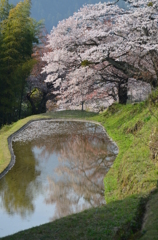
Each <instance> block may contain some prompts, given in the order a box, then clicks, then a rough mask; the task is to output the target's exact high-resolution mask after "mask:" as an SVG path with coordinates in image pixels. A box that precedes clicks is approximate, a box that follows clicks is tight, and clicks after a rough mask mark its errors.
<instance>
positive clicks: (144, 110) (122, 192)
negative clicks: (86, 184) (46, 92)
mask: <svg viewBox="0 0 158 240" xmlns="http://www.w3.org/2000/svg"><path fill="white" fill-rule="evenodd" d="M153 111H154V114H158V110H157V109H153ZM41 117H53V118H54V117H55V118H60V117H66V118H71V117H72V118H86V119H91V120H95V121H98V122H100V123H102V124H103V126H104V127H105V128H106V130H107V132H108V134H109V135H110V136H111V137H112V139H113V140H114V141H116V143H117V144H118V147H119V155H118V157H117V158H116V160H115V162H114V165H113V167H112V168H111V169H110V171H109V172H108V174H107V175H106V177H105V179H104V184H105V198H106V201H107V203H108V204H107V205H106V206H103V207H101V208H96V209H91V210H87V211H84V212H83V213H80V214H76V215H72V216H69V217H66V218H63V219H60V220H57V221H54V222H52V223H49V224H45V225H42V226H40V227H36V228H33V229H29V230H27V231H24V232H20V233H18V234H15V235H13V236H9V237H6V238H4V239H9V240H11V239H23V240H24V239H61V240H62V239H64V240H65V239H129V238H130V239H139V238H140V236H141V234H140V232H139V228H140V226H141V221H140V217H141V215H142V211H143V210H144V209H143V206H144V203H143V201H142V197H145V196H147V195H148V193H149V192H150V191H151V190H152V189H154V188H155V189H156V184H157V179H158V165H157V160H154V161H153V160H152V158H151V152H150V140H151V134H152V133H154V132H155V129H156V128H157V126H158V123H157V120H156V118H155V117H154V116H153V115H152V114H151V112H150V111H149V109H148V107H147V106H145V103H140V104H136V105H126V106H120V105H117V104H116V105H113V106H111V107H110V109H109V110H108V111H106V112H104V113H102V114H99V115H94V116H93V114H90V113H89V114H88V113H85V112H84V113H81V114H80V112H78V111H75V112H60V113H55V114H52V115H48V114H45V115H40V116H38V118H41ZM31 118H32V117H30V118H28V119H24V120H21V121H19V122H18V123H16V124H14V125H13V127H7V128H8V129H5V128H3V129H2V130H1V132H0V135H1V136H0V148H1V149H0V152H1V151H2V150H3V148H2V143H4V142H5V143H4V144H5V148H6V145H7V144H6V138H7V136H8V135H9V134H11V133H12V132H13V131H15V130H17V129H18V128H19V126H20V125H22V124H23V123H24V122H26V121H28V120H30V119H31ZM33 118H37V116H34V117H33ZM4 137H5V141H4ZM2 139H3V140H2ZM0 154H1V155H0V158H1V157H2V159H3V163H4V159H6V157H7V159H9V153H7V156H5V155H4V153H3V152H1V153H0ZM3 166H4V164H3ZM1 169H2V167H1ZM157 195H158V194H157V193H154V195H153V196H151V197H150V200H149V203H148V204H149V206H151V207H152V206H153V204H152V201H154V199H155V201H154V203H155V204H154V207H155V209H158V206H157V205H158V204H157V202H156V196H157ZM151 211H153V209H152V210H151ZM155 213H156V211H155ZM149 216H150V218H149ZM155 218H156V219H157V216H156V215H154V213H153V216H151V214H150V213H149V214H147V220H146V222H145V224H144V229H143V233H144V235H143V236H141V239H142V240H145V239H149V238H148V237H147V236H150V239H151V240H152V239H157V238H155V237H157V235H155V234H157V232H156V229H158V221H157V220H155ZM151 225H152V226H153V229H152V230H150V229H151V227H150V226H151ZM132 231H134V232H137V231H138V233H136V235H134V236H133V238H132ZM151 231H152V234H150V232H151ZM123 237H124V238H123Z"/></svg>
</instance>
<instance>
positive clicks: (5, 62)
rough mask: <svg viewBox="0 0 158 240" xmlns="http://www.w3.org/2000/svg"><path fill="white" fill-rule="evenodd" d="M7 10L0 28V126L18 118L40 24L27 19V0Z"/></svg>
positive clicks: (37, 40)
mask: <svg viewBox="0 0 158 240" xmlns="http://www.w3.org/2000/svg"><path fill="white" fill-rule="evenodd" d="M5 2H6V4H7V3H8V1H5ZM1 3H3V4H1V7H2V8H3V6H6V5H5V4H4V0H3V1H1ZM8 9H10V10H9V14H8V15H7V14H6V17H5V18H4V17H3V19H2V21H1V29H0V31H1V32H0V36H1V40H0V48H1V56H0V57H1V63H0V70H1V74H0V76H1V80H0V89H1V93H0V121H1V124H5V123H10V122H12V121H16V120H17V119H19V118H20V117H21V106H22V100H23V96H24V91H25V86H26V78H27V77H28V76H29V74H30V72H31V70H32V67H33V65H34V63H35V60H33V57H32V53H33V48H34V45H35V44H38V43H39V37H40V30H41V27H42V22H36V21H35V20H34V19H33V18H31V17H30V9H31V1H30V0H24V2H19V3H18V4H17V5H16V6H15V7H13V8H12V7H8ZM2 12H5V11H2ZM3 16H4V14H3Z"/></svg>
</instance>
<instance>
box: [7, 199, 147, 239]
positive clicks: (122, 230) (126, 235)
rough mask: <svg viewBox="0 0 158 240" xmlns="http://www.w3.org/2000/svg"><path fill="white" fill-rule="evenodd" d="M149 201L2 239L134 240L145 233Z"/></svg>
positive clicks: (131, 202)
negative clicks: (142, 232)
mask: <svg viewBox="0 0 158 240" xmlns="http://www.w3.org/2000/svg"><path fill="white" fill-rule="evenodd" d="M147 201H148V198H141V197H139V196H132V197H128V198H126V199H124V200H120V201H116V202H111V203H109V204H107V205H105V206H102V207H99V208H93V209H89V210H86V211H84V212H81V213H78V214H74V215H71V216H68V217H64V218H62V219H59V220H56V221H54V222H51V223H47V224H44V225H41V226H39V227H34V228H32V229H29V230H26V231H23V232H19V233H17V234H14V235H12V236H8V237H5V238H2V239H6V240H7V239H8V240H15V239H18V240H25V239H26V240H28V239H34V240H37V239H38V240H39V239H40V240H42V239H45V240H47V239H56V240H66V239H71V240H73V239H74V240H76V239H77V240H79V239H82V240H83V239H87V240H90V239H93V240H94V239H96V240H101V239H106V240H111V239H130V237H132V236H133V235H134V234H135V233H137V232H139V231H140V229H141V226H142V220H143V217H144V212H145V205H146V203H147ZM8 227H9V226H8ZM131 239H132V238H131Z"/></svg>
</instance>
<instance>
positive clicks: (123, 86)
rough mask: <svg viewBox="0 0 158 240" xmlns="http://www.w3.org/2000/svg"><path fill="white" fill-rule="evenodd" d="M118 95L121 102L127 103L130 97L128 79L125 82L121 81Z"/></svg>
mask: <svg viewBox="0 0 158 240" xmlns="http://www.w3.org/2000/svg"><path fill="white" fill-rule="evenodd" d="M118 97H119V103H120V104H126V103H127V99H128V97H127V81H126V82H125V83H119V86H118Z"/></svg>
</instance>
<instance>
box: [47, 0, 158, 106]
mask: <svg viewBox="0 0 158 240" xmlns="http://www.w3.org/2000/svg"><path fill="white" fill-rule="evenodd" d="M128 2H129V4H130V5H129V6H128V8H127V9H121V8H119V7H118V6H117V5H115V4H112V3H98V4H95V5H85V6H83V8H81V9H80V10H79V11H78V12H76V13H74V15H73V16H72V17H69V18H68V19H66V20H63V21H62V22H59V24H58V26H57V27H56V28H55V27H54V28H53V30H52V31H51V33H50V35H49V36H48V42H49V44H48V47H49V48H50V49H51V50H52V51H51V52H49V53H46V54H45V55H44V57H43V60H44V61H46V62H47V65H46V66H45V67H44V69H43V71H44V72H46V73H47V74H48V76H47V78H46V80H45V82H47V83H49V84H51V86H52V87H53V93H54V94H56V96H57V103H58V104H59V105H61V106H62V105H64V104H67V103H69V105H72V104H75V103H78V102H82V103H83V102H84V101H85V100H87V99H88V98H94V95H95V86H96V84H97V83H99V84H101V83H102V84H104V91H102V94H104V95H106V94H107V95H108V94H109V96H111V97H112V99H113V101H116V100H117V97H116V95H117V94H118V99H119V102H120V103H126V100H127V83H128V79H130V78H134V79H139V80H143V81H148V82H150V83H151V84H153V85H154V86H156V85H157V77H158V63H157V62H158V61H157V60H158V2H157V1H156V0H153V1H152V2H151V1H148V0H133V1H132V0H129V1H128ZM92 86H93V89H92V91H90V89H91V88H92ZM109 86H110V87H109ZM98 89H100V88H97V91H96V92H98ZM96 94H97V93H96Z"/></svg>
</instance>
